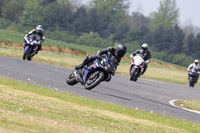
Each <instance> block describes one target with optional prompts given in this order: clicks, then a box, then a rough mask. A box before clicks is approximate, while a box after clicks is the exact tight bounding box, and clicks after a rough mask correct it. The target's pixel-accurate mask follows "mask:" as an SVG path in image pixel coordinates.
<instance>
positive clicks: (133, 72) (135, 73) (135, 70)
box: [130, 67, 138, 81]
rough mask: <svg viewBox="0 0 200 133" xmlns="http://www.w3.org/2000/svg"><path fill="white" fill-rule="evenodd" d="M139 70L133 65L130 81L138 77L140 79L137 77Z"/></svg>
mask: <svg viewBox="0 0 200 133" xmlns="http://www.w3.org/2000/svg"><path fill="white" fill-rule="evenodd" d="M137 71H138V69H137V68H135V67H132V69H131V76H130V81H137V79H138V77H137Z"/></svg>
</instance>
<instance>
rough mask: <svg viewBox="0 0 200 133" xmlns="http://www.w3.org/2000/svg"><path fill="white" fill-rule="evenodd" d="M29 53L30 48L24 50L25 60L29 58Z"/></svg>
mask: <svg viewBox="0 0 200 133" xmlns="http://www.w3.org/2000/svg"><path fill="white" fill-rule="evenodd" d="M28 51H29V46H26V47H25V48H24V55H23V60H26V58H27V56H28Z"/></svg>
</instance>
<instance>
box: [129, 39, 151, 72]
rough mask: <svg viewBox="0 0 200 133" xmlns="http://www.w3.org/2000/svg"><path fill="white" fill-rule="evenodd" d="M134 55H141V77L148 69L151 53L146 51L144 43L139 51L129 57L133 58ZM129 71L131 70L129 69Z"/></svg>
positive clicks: (146, 45) (146, 46)
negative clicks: (142, 61)
mask: <svg viewBox="0 0 200 133" xmlns="http://www.w3.org/2000/svg"><path fill="white" fill-rule="evenodd" d="M136 54H142V55H143V57H144V58H143V59H144V69H143V71H142V72H141V75H143V74H144V73H145V71H146V70H147V67H148V63H149V62H150V59H151V52H150V51H149V50H148V44H146V43H144V44H142V46H141V49H137V50H136V51H135V52H133V53H132V54H131V55H130V57H131V58H133V56H135V55H136ZM130 71H131V68H130Z"/></svg>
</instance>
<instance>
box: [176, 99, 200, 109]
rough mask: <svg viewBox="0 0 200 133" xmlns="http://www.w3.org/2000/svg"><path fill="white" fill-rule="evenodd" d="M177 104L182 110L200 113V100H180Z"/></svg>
mask: <svg viewBox="0 0 200 133" xmlns="http://www.w3.org/2000/svg"><path fill="white" fill-rule="evenodd" d="M175 104H176V105H178V106H179V107H181V108H188V109H192V110H197V111H200V100H178V101H177V102H176V103H175Z"/></svg>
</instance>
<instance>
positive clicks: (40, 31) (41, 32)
mask: <svg viewBox="0 0 200 133" xmlns="http://www.w3.org/2000/svg"><path fill="white" fill-rule="evenodd" d="M33 34H34V35H35V36H38V37H39V40H38V48H37V50H36V54H37V53H38V51H39V50H42V42H43V41H44V40H45V35H44V30H43V27H42V26H41V25H38V26H36V28H35V29H33V30H31V31H29V32H28V33H27V34H26V35H25V37H24V40H25V41H26V42H27V43H29V41H28V37H29V36H30V35H33Z"/></svg>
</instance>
